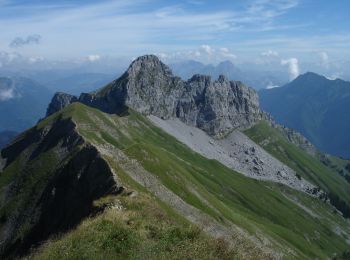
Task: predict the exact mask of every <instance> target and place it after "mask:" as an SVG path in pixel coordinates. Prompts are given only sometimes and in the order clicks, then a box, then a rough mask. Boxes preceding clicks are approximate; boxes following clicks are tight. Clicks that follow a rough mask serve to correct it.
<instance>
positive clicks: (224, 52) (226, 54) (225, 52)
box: [219, 47, 237, 59]
mask: <svg viewBox="0 0 350 260" xmlns="http://www.w3.org/2000/svg"><path fill="white" fill-rule="evenodd" d="M219 54H220V55H221V56H222V57H225V58H228V59H237V55H235V54H233V53H231V52H230V50H229V49H228V48H225V47H224V48H220V50H219Z"/></svg>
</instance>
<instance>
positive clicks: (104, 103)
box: [47, 55, 261, 136]
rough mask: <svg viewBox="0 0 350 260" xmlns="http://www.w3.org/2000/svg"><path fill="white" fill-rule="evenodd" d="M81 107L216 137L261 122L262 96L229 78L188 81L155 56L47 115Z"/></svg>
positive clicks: (60, 100) (57, 104)
mask: <svg viewBox="0 0 350 260" xmlns="http://www.w3.org/2000/svg"><path fill="white" fill-rule="evenodd" d="M76 101H79V102H81V103H84V104H86V105H88V106H92V107H96V108H98V109H100V110H102V111H104V112H108V113H121V112H122V111H124V109H125V108H126V107H129V108H131V109H134V110H136V111H138V112H140V113H143V114H145V115H154V116H158V117H160V118H164V119H168V118H173V117H177V118H179V119H180V120H182V121H183V122H185V123H186V124H188V125H191V126H196V127H198V128H200V129H203V130H204V131H205V132H207V133H208V134H210V135H212V136H220V135H224V134H226V133H228V132H230V131H232V130H233V129H236V128H245V127H249V126H251V125H252V124H253V123H254V122H256V121H257V120H258V119H260V118H261V113H260V109H259V101H258V95H257V93H256V92H255V91H254V90H253V89H252V88H249V87H247V86H245V85H244V84H243V83H241V82H239V81H229V80H228V79H227V78H225V77H224V76H220V77H219V78H218V79H217V80H214V81H213V80H212V79H211V78H210V77H209V76H204V75H194V76H193V77H192V78H191V79H189V80H188V81H184V80H182V79H181V78H179V77H175V76H173V74H172V72H171V70H170V69H169V67H168V66H166V65H165V64H164V63H162V62H161V61H160V60H159V59H158V58H157V57H156V56H154V55H146V56H142V57H139V58H138V59H136V60H135V61H134V62H133V63H132V64H131V65H130V67H129V68H128V70H127V71H126V72H125V73H124V74H123V75H122V76H121V77H120V78H119V79H117V80H115V81H113V82H111V83H110V84H108V85H107V86H105V87H104V88H102V89H100V90H97V91H95V92H93V93H83V94H81V95H80V97H79V98H76V97H74V96H70V95H67V94H63V93H59V94H56V95H55V97H54V99H53V101H52V102H51V104H50V106H49V109H48V113H47V115H50V114H52V113H54V112H55V111H58V110H60V109H62V108H63V107H64V106H66V105H68V104H70V103H72V102H76Z"/></svg>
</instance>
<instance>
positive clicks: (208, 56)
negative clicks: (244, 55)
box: [155, 44, 237, 63]
mask: <svg viewBox="0 0 350 260" xmlns="http://www.w3.org/2000/svg"><path fill="white" fill-rule="evenodd" d="M155 54H156V55H157V56H158V57H160V58H161V59H162V60H164V61H165V62H176V61H182V60H196V61H200V62H203V63H217V62H221V61H224V60H231V61H232V60H235V59H237V56H236V55H235V54H234V53H232V52H231V51H230V50H229V49H228V48H226V47H218V48H214V47H212V46H210V45H208V44H203V45H201V46H199V48H197V49H192V50H183V51H177V52H169V53H155Z"/></svg>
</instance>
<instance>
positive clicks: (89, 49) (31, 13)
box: [0, 0, 298, 56]
mask: <svg viewBox="0 0 350 260" xmlns="http://www.w3.org/2000/svg"><path fill="white" fill-rule="evenodd" d="M195 2H196V4H198V3H199V2H198V1H195ZM272 2H273V3H271V1H262V0H254V1H248V3H249V4H245V5H243V7H237V8H233V9H224V8H222V9H220V8H215V9H213V10H206V11H200V12H198V11H196V9H194V8H189V7H188V6H187V5H186V4H179V5H175V6H168V5H166V3H165V4H164V3H163V4H162V6H159V3H158V6H157V5H155V3H156V2H155V1H154V0H134V1H121V0H113V1H101V2H98V3H88V4H81V5H75V4H74V3H69V4H67V3H65V4H57V3H52V4H51V3H49V4H47V3H46V4H40V5H38V4H37V5H25V6H23V5H16V4H14V5H11V6H10V7H8V8H5V10H3V11H0V17H2V18H0V30H1V31H2V32H6V34H7V35H4V36H5V37H4V39H6V38H8V37H10V35H12V33H13V32H15V33H16V34H24V33H25V32H28V31H36V32H39V33H40V34H41V35H43V36H45V46H41V50H42V52H43V53H44V52H45V53H55V54H56V55H59V56H61V55H62V54H63V53H65V54H66V55H68V56H69V55H72V54H73V53H77V52H79V53H85V55H88V53H93V52H95V51H96V48H98V50H97V51H99V52H104V53H113V54H114V53H116V52H120V53H124V54H130V53H132V52H135V49H137V50H138V51H139V52H140V53H141V52H144V51H145V50H150V51H154V50H156V49H159V47H160V46H161V47H162V49H163V50H164V51H168V50H175V49H180V50H181V49H183V48H188V47H190V46H192V47H193V46H198V45H200V44H201V43H202V42H213V41H216V40H217V39H218V38H220V39H223V40H225V41H228V39H229V38H230V35H231V33H233V32H241V31H242V32H244V31H248V30H252V29H256V30H260V29H259V28H261V27H262V26H263V25H264V26H265V27H267V26H269V28H270V29H269V30H274V28H277V26H276V25H275V24H274V19H275V18H277V17H279V16H281V15H283V14H284V13H286V12H287V11H288V10H289V9H291V8H293V7H295V6H296V5H297V3H298V2H297V1H296V0H288V1H287V0H273V1H272ZM192 4H193V3H192ZM5 11H7V14H9V13H12V14H13V15H5V16H2V15H1V12H5ZM16 14H21V15H16ZM274 26H276V27H274ZM9 28H11V30H9ZM26 40H27V39H22V38H21V39H17V40H16V41H15V43H14V46H19V45H21V44H22V43H25V42H26ZM17 42H18V43H19V44H17ZM0 46H1V40H0ZM68 46H69V48H67V47H68ZM97 46H98V47H97ZM54 49H55V50H54ZM57 49H58V50H57ZM133 50H134V51H133ZM134 54H137V53H134Z"/></svg>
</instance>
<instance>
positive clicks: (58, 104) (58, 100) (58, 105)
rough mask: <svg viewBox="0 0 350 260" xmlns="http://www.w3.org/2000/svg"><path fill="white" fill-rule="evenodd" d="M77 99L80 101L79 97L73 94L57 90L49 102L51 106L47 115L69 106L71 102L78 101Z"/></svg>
mask: <svg viewBox="0 0 350 260" xmlns="http://www.w3.org/2000/svg"><path fill="white" fill-rule="evenodd" d="M77 101H78V98H77V97H75V96H73V95H69V94H66V93H62V92H57V93H56V94H55V95H54V96H53V98H52V100H51V102H50V104H49V107H48V108H47V111H46V116H50V115H52V114H54V113H55V112H57V111H59V110H61V109H62V108H64V107H66V106H68V105H69V104H72V103H73V102H77Z"/></svg>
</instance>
